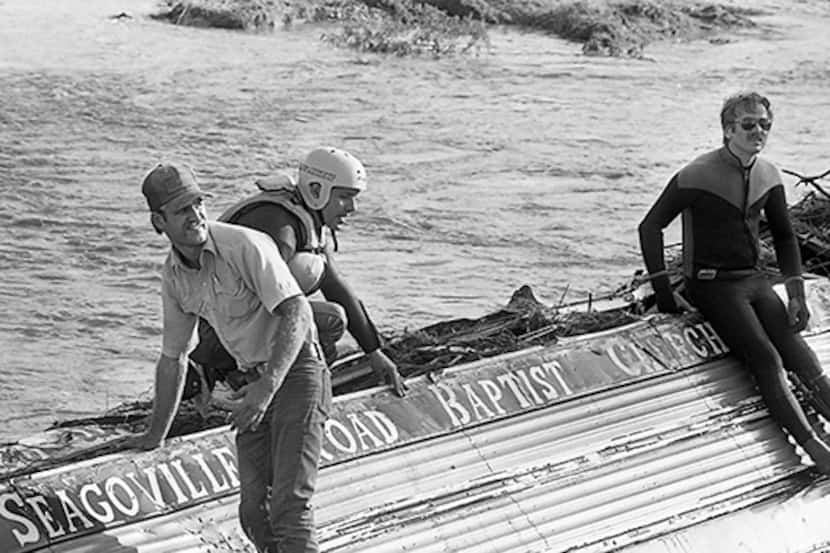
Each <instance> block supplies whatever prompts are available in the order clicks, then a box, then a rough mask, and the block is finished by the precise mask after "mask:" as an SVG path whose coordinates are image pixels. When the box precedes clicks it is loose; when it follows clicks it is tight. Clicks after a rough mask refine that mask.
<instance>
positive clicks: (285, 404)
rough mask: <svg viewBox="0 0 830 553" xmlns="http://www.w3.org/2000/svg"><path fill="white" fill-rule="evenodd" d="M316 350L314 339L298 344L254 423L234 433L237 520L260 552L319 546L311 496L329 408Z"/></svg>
mask: <svg viewBox="0 0 830 553" xmlns="http://www.w3.org/2000/svg"><path fill="white" fill-rule="evenodd" d="M316 350H317V346H316V344H313V343H306V344H305V345H303V349H302V351H301V352H300V355H299V357H298V359H297V361H296V362H295V363H294V365H293V366H292V367H291V369H290V370H289V372H288V374H287V375H286V377H285V380H284V381H283V383H282V386H280V388H279V389H278V390H277V393H276V395H275V396H274V399H273V401H271V405H269V406H268V410H267V411H266V413H265V416H264V418H263V420H262V422H261V423H260V425H259V426H258V427H257V429H256V430H255V431H252V432H251V431H248V432H240V433H238V434H237V436H236V447H237V456H238V458H239V479H240V503H239V519H240V522H241V525H242V529H243V531H244V532H245V535H247V536H248V539H250V540H251V541H252V542H253V543H254V545H255V546H256V548H257V551H260V552H266V553H317V552H318V551H319V548H318V545H317V540H316V537H315V528H314V515H313V509H312V505H311V497H312V495H313V493H314V490H315V487H316V484H317V472H318V469H319V463H320V452H321V447H322V440H323V423H324V422H325V420H326V418H327V417H328V414H329V411H330V410H331V377H330V374H329V370H328V368H326V366H325V365H324V364H323V362H322V360H321V359H320V355H319V354H318V353H317V351H316ZM248 378H249V381H251V382H253V381H255V380H256V379H257V378H258V375H256V374H251V375H249V376H248ZM269 489H270V494H269Z"/></svg>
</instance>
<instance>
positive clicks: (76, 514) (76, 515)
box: [55, 490, 95, 532]
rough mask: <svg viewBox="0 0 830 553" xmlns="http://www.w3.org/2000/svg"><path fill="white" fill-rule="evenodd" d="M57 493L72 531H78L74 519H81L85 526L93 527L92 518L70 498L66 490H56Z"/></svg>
mask: <svg viewBox="0 0 830 553" xmlns="http://www.w3.org/2000/svg"><path fill="white" fill-rule="evenodd" d="M55 495H56V496H57V497H58V500H60V502H61V507H63V514H64V516H65V517H66V523H67V525H68V526H69V531H70V532H77V531H78V528H77V526H75V524H74V522H73V519H78V520H80V521H81V524H83V525H84V527H85V528H92V527H93V526H95V525H94V524H93V522H92V521H91V520H89V519H88V518H87V517H86V516H85V515H84V514H83V512H81V510H80V509H78V506H77V505H75V503H74V502H73V501H72V500H71V499H69V496H68V495H67V493H66V490H58V491H57V492H55Z"/></svg>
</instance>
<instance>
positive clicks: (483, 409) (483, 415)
mask: <svg viewBox="0 0 830 553" xmlns="http://www.w3.org/2000/svg"><path fill="white" fill-rule="evenodd" d="M461 388H462V389H463V390H464V393H465V394H466V395H467V401H469V402H470V406H471V407H472V409H473V414H474V415H475V417H476V419H478V420H487V419H490V418H493V417H495V416H496V414H495V413H493V411H492V410H490V408H489V407H487V405H485V403H484V402H483V401H481V398H480V397H478V394H476V392H475V390H473V385H472V384H463V385H462V386H461Z"/></svg>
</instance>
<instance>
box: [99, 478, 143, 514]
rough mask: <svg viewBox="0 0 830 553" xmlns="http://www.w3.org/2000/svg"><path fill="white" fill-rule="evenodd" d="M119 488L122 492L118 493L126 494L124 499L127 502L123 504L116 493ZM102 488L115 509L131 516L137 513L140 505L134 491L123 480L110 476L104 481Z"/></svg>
mask: <svg viewBox="0 0 830 553" xmlns="http://www.w3.org/2000/svg"><path fill="white" fill-rule="evenodd" d="M119 489H120V490H121V491H122V492H123V493H122V494H120V495H123V496H126V499H127V500H128V501H129V503H128V504H125V503H124V502H123V501H122V500H121V498H120V497H119V494H118V493H117V492H118V490H119ZM104 490H105V491H106V494H107V498H109V500H110V503H112V504H113V505H114V506H115V508H116V509H118V510H119V511H121V512H122V513H123V514H124V515H125V516H128V517H133V516H135V515H137V514H138V511H139V510H141V505H140V504H139V502H138V497H136V495H135V492H133V490H132V488H130V486H128V485H127V483H126V482H124V480H122V479H121V478H119V477H117V476H110V477H109V478H107V481H106V482H104Z"/></svg>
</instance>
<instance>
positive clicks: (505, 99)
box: [0, 0, 830, 441]
mask: <svg viewBox="0 0 830 553" xmlns="http://www.w3.org/2000/svg"><path fill="white" fill-rule="evenodd" d="M783 4H786V5H787V6H788V8H787V10H783V9H782V5H783ZM152 7H153V5H152V3H150V2H147V1H132V2H130V1H126V0H62V1H61V2H31V1H29V0H0V86H2V89H0V199H2V201H0V237H2V238H0V287H2V288H1V289H0V314H2V320H0V420H3V421H4V422H5V424H4V425H2V427H0V441H8V440H11V439H14V438H16V437H20V436H23V435H26V434H29V433H32V432H35V431H38V430H41V429H43V428H45V427H46V426H48V425H49V424H50V423H51V422H52V421H54V420H58V419H65V418H69V417H77V416H84V415H90V414H96V413H100V412H101V411H102V410H104V409H106V408H109V407H113V406H115V405H117V404H118V403H120V402H122V401H125V400H131V399H136V398H143V399H146V398H148V397H150V390H151V387H152V381H153V365H154V362H155V359H156V357H157V355H158V350H159V347H160V341H161V340H160V331H161V319H160V295H159V287H160V280H159V277H158V271H159V268H160V265H161V263H162V261H163V259H164V256H165V252H166V250H167V247H168V243H167V241H166V239H165V238H164V237H163V236H158V235H157V234H156V233H155V232H154V231H153V230H152V228H151V226H150V223H149V219H148V214H147V212H146V206H145V204H144V201H143V198H142V196H141V194H140V190H139V188H140V180H141V178H142V176H143V175H144V174H145V173H146V171H147V170H149V169H150V168H151V167H152V166H153V165H154V164H155V163H156V162H157V161H159V160H161V159H177V160H183V161H186V162H188V163H190V164H191V165H193V166H194V167H195V168H196V170H197V173H198V175H199V178H200V182H201V183H202V185H203V187H204V188H206V189H208V190H210V191H212V192H213V193H214V194H215V198H214V199H213V200H212V201H211V203H210V204H209V210H210V212H211V213H212V214H213V215H214V216H215V215H218V214H219V213H220V212H221V211H222V210H223V209H224V208H225V207H227V206H228V205H230V204H231V203H232V202H234V201H236V200H237V199H239V198H240V197H242V196H243V195H244V194H246V193H249V192H251V191H252V190H253V188H252V186H253V185H252V182H253V181H254V179H255V178H257V177H259V176H263V175H267V174H268V173H269V172H272V171H275V170H285V169H290V168H293V167H295V166H296V164H297V162H298V160H299V159H301V158H302V157H303V156H304V155H305V154H306V153H307V152H308V151H309V150H311V149H312V148H314V147H316V146H318V145H334V146H339V147H342V148H345V149H347V150H349V151H351V152H352V153H353V154H355V155H356V156H357V157H358V158H360V159H361V160H362V161H363V162H364V163H365V165H366V167H367V171H368V174H369V190H368V191H367V192H366V193H364V194H362V195H361V197H360V198H359V207H358V209H359V211H358V212H357V214H356V215H354V216H353V217H352V219H351V220H350V224H349V226H348V227H347V228H345V229H344V231H343V232H341V233H340V234H339V238H340V248H341V252H340V253H339V258H338V259H339V264H340V266H341V270H342V271H343V273H344V274H345V275H346V276H347V278H348V279H349V281H350V282H351V283H352V285H353V286H354V288H355V289H356V290H357V291H358V293H359V295H360V296H361V297H362V298H363V300H364V302H365V303H366V305H367V307H368V309H369V311H370V313H371V314H372V315H373V318H374V319H375V321H376V323H377V324H378V326H379V327H380V329H381V330H382V331H385V332H391V331H399V330H402V329H405V328H416V327H418V326H422V325H425V324H428V323H432V322H436V321H438V320H441V319H445V318H451V317H476V316H480V315H482V314H484V313H487V312H490V311H492V310H494V309H496V308H498V307H499V306H501V305H503V304H504V303H505V302H506V301H507V299H508V298H509V297H510V294H511V293H512V291H513V290H515V289H516V288H518V287H519V286H521V285H522V284H529V285H531V286H532V288H533V289H534V291H535V292H536V294H537V296H538V297H539V298H540V299H541V300H542V301H544V302H546V303H549V304H551V303H557V302H558V301H560V300H561V299H562V298H563V296H564V298H565V300H566V301H568V300H576V299H580V298H583V297H585V296H586V295H587V294H588V293H589V292H594V293H601V292H605V291H609V290H612V289H614V288H615V287H616V286H617V285H619V284H620V283H621V282H623V281H625V280H626V279H628V278H630V276H631V275H632V274H633V272H634V271H635V270H636V269H637V268H639V267H640V264H641V262H640V258H639V250H638V246H637V237H636V227H637V224H638V222H639V220H640V219H641V217H642V216H643V214H644V213H645V211H646V209H647V208H648V206H649V205H650V203H651V202H652V201H653V200H654V199H655V198H656V195H657V194H658V193H659V191H660V190H661V189H662V187H663V186H664V184H665V182H666V181H667V179H668V178H669V177H670V175H671V174H672V172H673V171H675V170H676V169H678V168H679V167H680V166H681V165H682V164H683V163H684V162H686V161H688V160H689V159H691V158H692V157H694V156H695V155H697V154H699V153H702V152H703V151H705V150H707V149H710V148H713V147H716V146H717V145H718V144H719V141H720V128H719V121H718V111H719V109H720V104H721V102H722V100H723V98H724V97H725V96H727V95H728V94H730V93H732V92H734V91H736V90H739V89H747V88H757V89H759V90H761V91H762V92H764V93H766V94H767V95H769V96H770V98H771V100H772V102H773V109H774V112H775V126H774V128H773V132H772V134H771V137H770V140H769V145H768V147H767V150H766V155H767V156H768V157H769V158H770V159H772V160H773V161H775V162H776V163H778V164H779V166H781V167H784V168H788V169H793V170H797V171H800V172H805V173H817V172H822V171H824V170H825V169H827V168H830V156H828V146H830V129H829V128H828V125H830V33H828V32H827V28H828V26H830V4H828V3H827V2H826V1H822V0H811V1H808V2H791V3H790V2H787V3H781V2H779V3H777V4H767V5H765V6H764V7H765V8H767V9H768V13H767V15H763V16H761V17H758V18H756V21H757V22H758V23H759V24H761V25H762V29H760V30H754V31H751V32H742V33H738V34H730V35H725V36H727V37H728V38H730V39H731V40H730V41H729V42H727V43H725V44H719V43H713V42H710V41H707V40H700V41H694V42H691V43H660V44H654V45H651V46H649V47H648V48H646V51H645V54H646V58H647V59H644V60H630V59H607V58H594V57H586V56H584V55H582V53H581V48H580V45H579V44H575V43H570V42H567V41H563V40H560V39H558V38H555V37H551V36H548V35H545V34H541V33H535V32H523V31H519V30H515V29H514V30H505V29H495V30H493V31H492V32H491V39H492V40H491V41H492V44H491V47H490V49H488V50H483V51H481V52H480V53H479V54H478V55H474V56H465V57H461V58H448V59H441V60H433V59H428V58H424V59H421V58H415V59H405V58H397V57H384V56H376V55H371V54H359V53H355V52H352V51H345V50H338V49H335V48H333V47H331V46H329V45H327V44H326V43H324V42H322V41H320V40H319V36H320V33H321V32H323V31H324V30H325V29H324V28H323V27H304V28H298V29H294V30H289V31H284V30H280V31H277V32H274V33H270V34H259V35H258V34H243V33H236V32H226V31H221V30H203V29H193V28H183V27H175V26H171V25H168V24H164V23H160V22H155V21H153V20H150V19H148V18H146V17H144V15H143V14H146V13H147V12H148V11H150V10H151V8H152ZM122 11H125V12H128V13H130V14H132V15H133V16H134V18H133V19H121V20H111V19H110V18H109V16H110V15H113V14H117V13H119V12H122ZM792 182H794V179H791V180H790V181H789V182H788V184H789V185H792ZM788 192H789V195H790V201H795V200H797V199H798V197H799V195H800V194H802V193H803V191H802V190H801V189H795V188H793V187H792V186H790V189H789V191H788ZM677 227H678V225H677V224H675V225H674V226H673V227H672V228H671V229H670V230H669V235H668V239H669V241H671V240H672V239H676V237H677V236H678V231H679V229H678V228H677Z"/></svg>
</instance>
